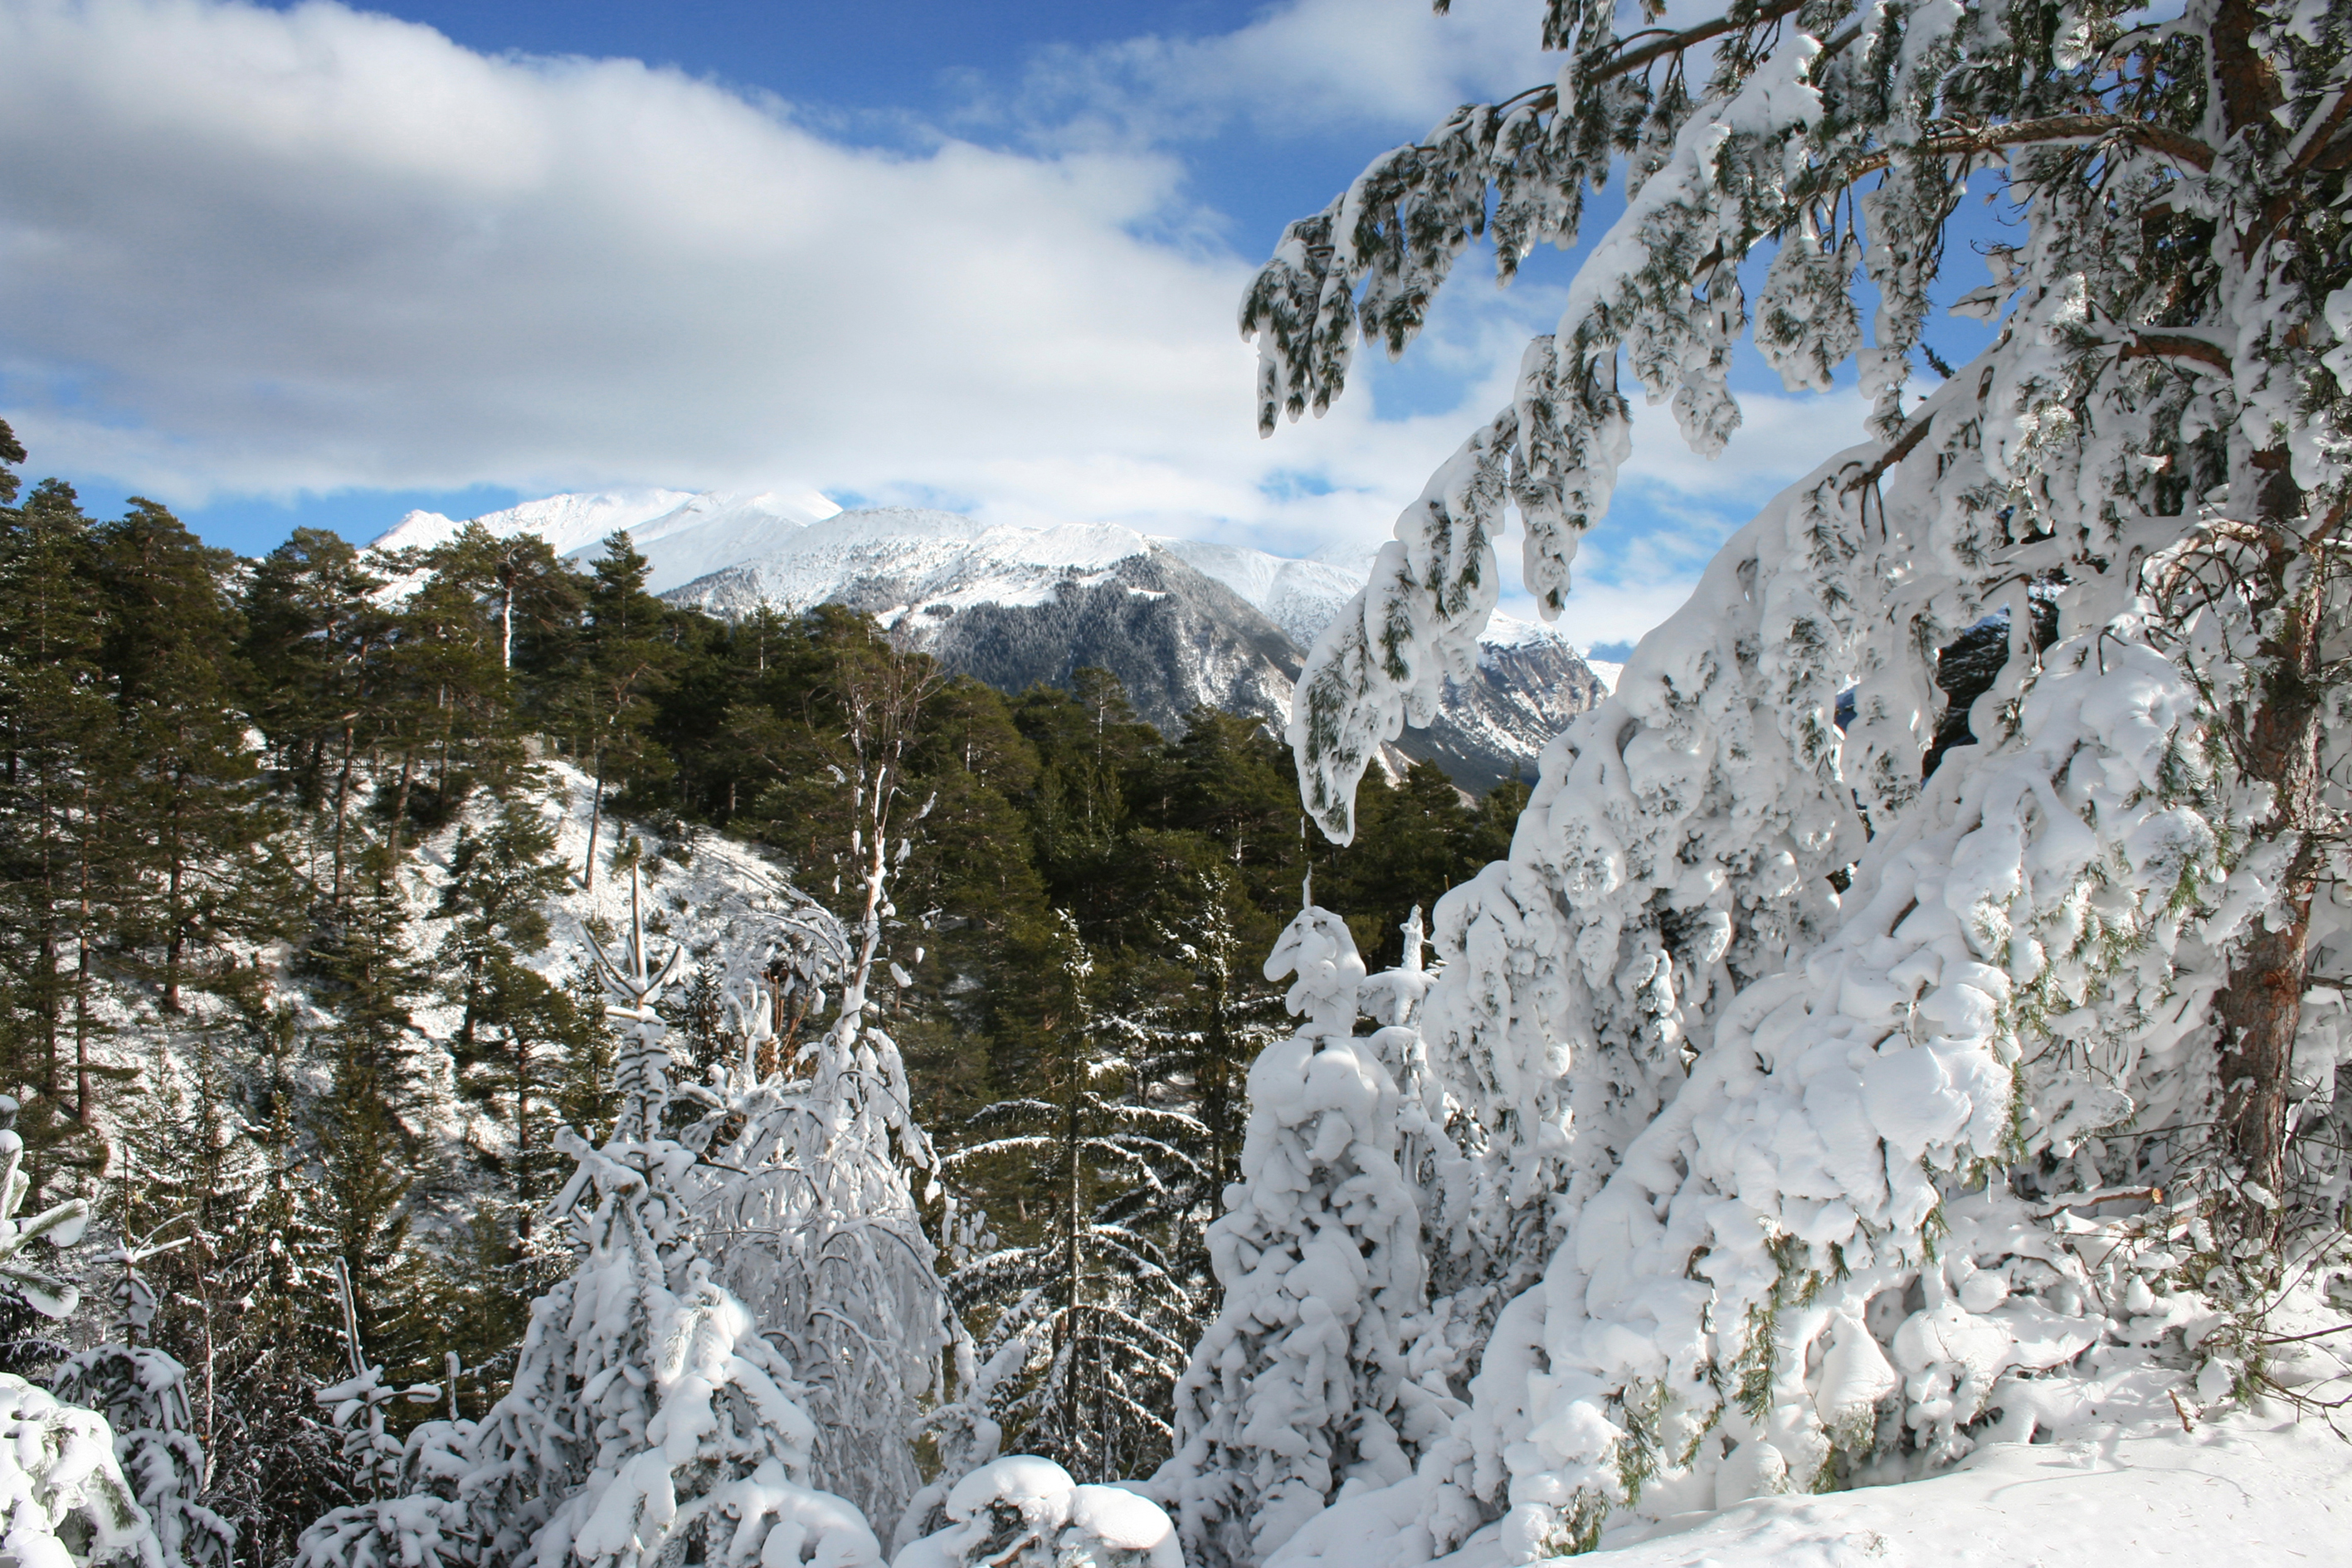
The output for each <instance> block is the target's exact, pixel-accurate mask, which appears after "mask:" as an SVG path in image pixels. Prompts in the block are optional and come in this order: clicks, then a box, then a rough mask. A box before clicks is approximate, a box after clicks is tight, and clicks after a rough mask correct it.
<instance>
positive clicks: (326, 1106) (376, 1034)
mask: <svg viewBox="0 0 2352 1568" xmlns="http://www.w3.org/2000/svg"><path fill="white" fill-rule="evenodd" d="M382 855H383V849H382V847H376V848H375V849H374V851H373V854H372V856H371V861H372V863H373V868H374V869H376V870H377V872H378V874H377V875H376V876H375V877H373V878H372V879H371V881H372V886H371V887H370V888H369V889H368V890H367V891H365V892H364V893H362V894H360V895H359V896H357V897H355V898H352V899H351V900H347V901H346V902H344V903H343V904H342V905H341V907H340V908H339V909H338V910H337V911H336V915H335V918H334V920H333V922H332V923H331V924H330V925H329V926H328V927H327V928H326V929H325V930H324V931H321V932H320V933H319V934H318V936H317V937H316V938H315V939H314V941H313V942H312V944H311V947H310V951H309V952H308V953H307V954H306V955H305V963H306V966H307V967H308V968H309V970H310V973H311V976H312V979H313V984H314V986H315V993H314V994H316V995H317V996H318V998H319V1000H320V1002H321V1003H322V1004H323V1005H325V1006H326V1007H327V1008H328V1009H330V1011H331V1015H332V1022H331V1023H330V1024H329V1025H328V1026H326V1027H325V1028H324V1029H322V1030H321V1031H320V1032H319V1034H318V1035H317V1036H316V1037H315V1038H314V1046H315V1047H316V1049H317V1050H318V1051H319V1053H320V1056H321V1057H322V1058H324V1062H325V1065H326V1068H327V1071H328V1075H329V1077H328V1083H327V1088H326V1092H325V1094H324V1095H323V1096H322V1097H320V1100H318V1101H317V1103H316V1105H315V1106H314V1107H313V1109H312V1110H311V1114H310V1134H311V1138H312V1140H313V1143H314V1147H315V1149H316V1156H315V1157H316V1160H317V1162H318V1170H319V1175H320V1200H321V1210H320V1212H321V1215H322V1217H324V1218H325V1220H326V1222H327V1224H328V1225H329V1226H331V1229H332V1231H333V1233H334V1246H335V1253H336V1256H337V1257H338V1258H340V1259H341V1263H342V1267H343V1268H345V1269H346V1270H347V1271H348V1274H349V1279H350V1281H351V1289H352V1291H353V1293H354V1295H355V1298H356V1300H357V1303H358V1305H357V1310H358V1314H359V1327H360V1331H361V1333H362V1336H363V1337H364V1338H365V1339H366V1340H367V1342H370V1343H372V1344H375V1345H378V1346H379V1347H382V1348H383V1351H384V1352H385V1354H386V1355H387V1358H388V1359H390V1360H391V1361H393V1362H394V1363H395V1364H401V1363H404V1362H405V1361H406V1359H407V1357H406V1355H405V1352H406V1350H407V1349H408V1348H410V1347H408V1346H405V1345H404V1344H402V1343H401V1342H400V1339H399V1337H398V1336H396V1335H395V1334H394V1324H395V1323H396V1322H397V1321H400V1320H401V1319H402V1318H403V1317H404V1310H403V1305H402V1299H403V1297H404V1293H405V1292H404V1289H403V1280H404V1277H405V1276H406V1275H407V1274H408V1273H409V1268H408V1264H409V1258H408V1246H409V1227H410V1215H409V1213H408V1210H407V1207H406V1201H405V1200H406V1199H407V1196H408V1194H409V1190H410V1188H411V1187H412V1186H413V1185H414V1184H415V1181H416V1176H417V1161H416V1154H417V1152H418V1149H419V1147H420V1142H421V1137H422V1132H423V1124H422V1117H423V1113H424V1111H425V1109H426V1107H425V1100H424V1098H423V1085H422V1082H421V1079H420V1076H419V1063H418V1061H417V1055H418V1052H419V1049H420V1047H421V1044H422V1041H421V1038H420V1037H419V1035H418V1032H417V1029H416V1025H415V1019H414V1017H413V1016H411V1014H410V1012H409V1006H410V1004H411V1001H412V1000H413V999H414V998H415V996H416V995H417V994H419V993H420V992H421V991H422V990H423V989H424V977H423V975H422V974H421V973H419V970H418V967H417V965H416V963H415V961H414V960H413V959H412V958H411V956H410V953H409V950H408V946H407V940H406V926H407V916H406V910H405V908H404V902H403V900H402V898H401V895H400V891H399V889H398V887H397V885H396V884H394V882H393V881H392V880H391V879H390V878H389V876H388V875H385V874H383V870H382V859H381V857H382Z"/></svg>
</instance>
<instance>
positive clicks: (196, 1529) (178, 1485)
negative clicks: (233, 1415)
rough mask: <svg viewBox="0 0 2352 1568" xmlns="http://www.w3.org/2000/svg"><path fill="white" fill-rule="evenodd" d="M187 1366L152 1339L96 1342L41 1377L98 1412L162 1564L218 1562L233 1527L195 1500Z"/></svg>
mask: <svg viewBox="0 0 2352 1568" xmlns="http://www.w3.org/2000/svg"><path fill="white" fill-rule="evenodd" d="M187 1381H188V1373H187V1369H186V1368H184V1367H183V1366H182V1365H181V1364H180V1363H178V1362H176V1361H174V1360H173V1358H172V1357H171V1356H169V1355H167V1354H165V1353H164V1352H162V1351H160V1350H157V1349H155V1348H154V1347H153V1346H152V1345H125V1344H102V1345H97V1346H93V1347H92V1348H91V1349H89V1350H86V1351H83V1352H80V1353H79V1354H77V1355H75V1356H73V1357H71V1358H69V1359H68V1361H67V1362H66V1363H65V1364H64V1365H63V1366H61V1367H59V1368H58V1370H57V1371H56V1372H55V1373H52V1374H51V1375H50V1377H49V1388H50V1391H51V1392H52V1393H54V1394H57V1395H58V1398H60V1399H63V1400H66V1401H68V1402H69V1403H72V1404H76V1405H82V1406H84V1407H86V1408H88V1409H90V1410H94V1411H96V1412H98V1413H99V1414H100V1415H103V1416H105V1417H106V1421H107V1425H108V1426H109V1427H110V1428H111V1429H112V1431H113V1433H114V1457H115V1460H116V1462H117V1463H118V1464H119V1465H120V1466H121V1469H122V1474H123V1478H124V1479H125V1480H127V1481H128V1482H129V1483H130V1486H131V1495H132V1496H134V1497H136V1498H137V1499H138V1500H139V1506H140V1507H141V1508H142V1509H143V1510H146V1513H147V1518H148V1521H149V1522H150V1523H151V1524H152V1525H153V1527H154V1531H155V1538H156V1545H157V1547H158V1549H159V1550H160V1552H162V1555H163V1568H226V1564H227V1563H228V1562H229V1559H230V1556H231V1554H232V1553H233V1552H234V1551H235V1550H236V1531H234V1530H232V1529H231V1528H230V1527H229V1524H228V1522H227V1521H226V1520H224V1519H222V1518H221V1517H220V1515H219V1514H217V1513H215V1512H214V1511H213V1510H211V1509H209V1508H207V1507H205V1505H204V1504H203V1503H202V1502H200V1501H198V1498H199V1496H200V1495H201V1494H202V1493H203V1491H204V1489H205V1453H204V1449H203V1447H201V1446H200V1445H199V1444H198V1443H197V1441H196V1435H195V1433H194V1430H192V1427H193V1426H194V1422H193V1420H192V1419H191V1417H190V1414H189V1410H188V1389H187Z"/></svg>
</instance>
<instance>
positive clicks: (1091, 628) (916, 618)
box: [665, 544, 1299, 731]
mask: <svg viewBox="0 0 2352 1568" xmlns="http://www.w3.org/2000/svg"><path fill="white" fill-rule="evenodd" d="M760 575H761V574H760V573H759V572H758V570H757V569H756V568H754V567H750V566H736V567H730V568H729V569H728V570H726V571H724V572H716V573H713V574H710V575H709V576H708V577H704V578H700V579H698V580H697V581H695V582H693V583H689V584H687V585H686V586H684V587H682V588H677V589H673V590H672V591H671V592H670V593H669V594H667V595H665V597H667V598H668V599H669V600H670V601H671V602H672V603H674V604H681V605H694V606H695V607H696V608H698V609H701V610H705V611H708V612H709V613H710V614H712V615H717V616H740V615H742V614H744V613H746V612H747V611H749V610H751V608H753V607H754V606H756V605H760V604H762V603H770V604H775V603H782V602H783V601H782V600H780V599H778V598H777V597H775V596H774V595H772V592H771V591H770V590H769V589H768V588H767V587H766V586H765V585H763V584H762V583H761V580H760ZM928 585H929V586H930V587H932V588H934V589H945V588H946V587H948V584H942V583H940V582H938V581H937V580H936V579H934V580H932V581H931V582H930V583H929V584H928ZM919 586H920V585H919V584H911V583H909V582H908V579H907V578H906V577H904V576H903V575H899V574H892V573H888V572H873V573H867V574H861V575H859V576H856V577H854V578H851V579H850V580H848V581H846V582H844V583H842V584H840V585H839V586H838V587H837V588H835V590H834V591H832V592H830V593H827V594H824V595H822V598H823V599H824V600H825V601H827V602H831V603H835V604H843V605H849V606H850V607H851V608H853V609H859V610H866V611H869V612H871V613H873V614H875V615H877V616H881V617H883V619H884V620H885V621H886V622H887V623H888V624H890V625H891V626H894V627H895V628H898V629H899V630H902V631H905V632H907V633H908V634H909V635H910V636H911V637H912V638H913V640H914V642H915V644H916V646H918V647H921V648H922V649H923V650H924V651H925V652H927V653H929V654H930V655H931V656H932V657H934V658H937V659H939V660H940V662H941V663H942V664H944V665H946V666H947V667H948V668H950V669H953V670H957V671H959V672H961V673H962V674H965V675H969V676H971V677H973V678H974V679H979V680H984V681H986V682H987V683H988V684H989V685H991V686H993V687H995V688H997V689H999V690H1002V691H1021V690H1025V689H1028V688H1029V687H1032V686H1041V685H1042V686H1067V685H1068V684H1069V683H1070V677H1071V675H1072V674H1073V673H1074V672H1076V671H1077V670H1080V669H1084V668H1088V667H1089V666H1094V667H1098V668H1104V669H1108V670H1110V671H1111V672H1112V673H1114V674H1116V675H1117V676H1118V678H1119V679H1120V680H1121V681H1122V682H1124V683H1125V684H1126V687H1127V692H1128V697H1129V700H1131V701H1133V702H1134V704H1135V709H1136V711H1137V712H1138V713H1139V714H1140V715H1141V716H1142V717H1143V718H1144V719H1146V720H1148V721H1150V722H1151V723H1153V724H1156V725H1158V726H1159V727H1160V729H1162V730H1167V731H1176V730H1181V729H1182V728H1183V724H1184V715H1185V714H1186V713H1188V712H1190V711H1191V710H1192V709H1193V708H1194V707H1196V706H1199V705H1200V704H1202V703H1206V704H1207V705H1208V706H1210V707H1212V708H1221V709H1223V710H1226V711H1228V712H1234V713H1256V714H1262V715H1265V716H1266V717H1268V718H1276V717H1277V716H1278V715H1281V714H1283V713H1286V712H1287V711H1288V710H1289V703H1290V689H1291V685H1292V683H1293V682H1294V681H1295V680H1296V679H1297V676H1298V665H1299V654H1298V649H1297V647H1294V646H1293V645H1292V643H1291V641H1290V639H1289V638H1288V637H1285V636H1284V635H1283V633H1282V628H1281V627H1279V626H1276V625H1275V624H1274V623H1273V622H1272V621H1270V620H1268V619H1267V618H1266V617H1265V616H1263V615H1261V614H1260V613H1259V612H1258V611H1257V610H1256V609H1255V608H1254V607H1253V606H1252V605H1249V604H1247V603H1246V602H1244V600H1243V599H1242V598H1241V597H1240V595H1236V594H1235V593H1234V591H1233V590H1232V589H1230V588H1227V587H1226V586H1225V585H1224V584H1222V583H1219V582H1216V581H1215V580H1214V579H1213V578H1209V577H1204V576H1202V574H1200V573H1198V572H1195V571H1193V570H1192V568H1191V567H1189V566H1187V565H1185V564H1184V563H1183V562H1181V561H1180V560H1178V559H1177V558H1176V557H1175V556H1173V555H1171V554H1170V553H1169V552H1166V551H1165V550H1160V549H1156V548H1153V547H1151V546H1150V545H1149V544H1147V545H1146V546H1145V547H1144V548H1143V549H1142V550H1140V551H1139V552H1136V553H1135V554H1132V555H1129V556H1125V557H1123V558H1120V559H1118V560H1115V561H1113V562H1112V563H1110V564H1109V565H1108V566H1107V567H1103V568H1101V569H1098V570H1093V571H1088V570H1084V569H1081V568H1079V567H1076V566H1069V567H1065V568H1063V569H1062V570H1061V571H1060V573H1059V574H1058V575H1057V576H1056V577H1055V578H1054V579H1053V580H1052V581H1051V582H1049V583H1047V584H1044V585H1043V586H1042V587H1036V586H1029V587H1027V588H1025V589H1024V592H1022V593H1021V594H1019V595H1007V597H1017V598H1018V599H1020V600H1025V601H1027V602H1013V603H1007V602H1005V600H1004V599H992V598H988V597H985V596H980V597H975V595H974V594H973V592H972V585H971V584H955V587H956V589H957V591H955V592H951V593H950V592H940V593H939V594H938V595H937V596H935V597H929V598H926V599H924V602H922V603H920V604H909V603H908V590H909V588H919ZM915 596H917V597H921V596H922V595H920V593H919V592H918V593H917V595H915Z"/></svg>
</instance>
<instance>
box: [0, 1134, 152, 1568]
mask: <svg viewBox="0 0 2352 1568" xmlns="http://www.w3.org/2000/svg"><path fill="white" fill-rule="evenodd" d="M12 1136H13V1134H12ZM0 1552H5V1553H6V1554H7V1555H8V1557H9V1558H10V1559H12V1560H13V1561H15V1562H16V1563H20V1564H22V1565H23V1568H84V1565H86V1564H91V1563H104V1562H108V1561H110V1560H127V1561H129V1562H132V1563H138V1564H140V1568H163V1553H162V1552H161V1551H160V1550H159V1549H158V1548H157V1546H156V1542H155V1532H154V1531H153V1530H152V1529H151V1528H149V1526H148V1523H147V1515H146V1512H145V1510H142V1508H141V1507H140V1506H139V1501H138V1499H136V1498H135V1497H133V1496H132V1495H131V1488H130V1487H129V1486H128V1485H127V1484H126V1483H125V1482H124V1480H123V1478H122V1471H121V1468H119V1467H118V1466H117V1465H116V1463H115V1458H114V1434H113V1433H112V1432H111V1431H110V1430H109V1429H108V1427H107V1425H106V1418H105V1417H104V1416H102V1415H98V1414H96V1413H95V1412H93V1411H89V1410H84V1409H82V1408H80V1407H79V1406H78V1405H67V1404H65V1403H63V1402H61V1401H59V1400H58V1399H57V1398H55V1397H54V1396H53V1395H51V1394H48V1393H47V1391H46V1390H43V1389H39V1388H36V1387H34V1386H33V1385H32V1384H29V1383H26V1381H25V1380H24V1379H23V1378H20V1377H14V1376H10V1375H8V1374H7V1373H0Z"/></svg>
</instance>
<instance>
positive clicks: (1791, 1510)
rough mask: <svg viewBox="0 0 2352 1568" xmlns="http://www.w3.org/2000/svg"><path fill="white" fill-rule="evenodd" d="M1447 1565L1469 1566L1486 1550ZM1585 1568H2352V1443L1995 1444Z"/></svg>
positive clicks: (2282, 1430) (2154, 1435)
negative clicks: (2339, 1566)
mask: <svg viewBox="0 0 2352 1568" xmlns="http://www.w3.org/2000/svg"><path fill="white" fill-rule="evenodd" d="M1473 1552H1475V1548H1474V1549H1473V1550H1472V1551H1466V1552H1462V1553H1460V1554H1458V1555H1457V1557H1455V1558H1450V1559H1447V1560H1446V1561H1447V1563H1448V1564H1449V1565H1452V1564H1456V1563H1458V1564H1461V1565H1462V1568H1468V1564H1469V1563H1471V1562H1472V1561H1473ZM1559 1562H1561V1563H1567V1562H1573V1563H1577V1564H1578V1565H1579V1568H1767V1565H1768V1564H1769V1568H2148V1565H2151V1564H2168V1563H2179V1564H2182V1565H2184V1568H2185V1565H2189V1564H2195V1565H2196V1568H2236V1565H2243V1568H2271V1565H2284V1564H2290V1563H2305V1564H2314V1565H2316V1564H2326V1563H2352V1445H2347V1444H2346V1443H2345V1442H2344V1440H2343V1439H2341V1438H2339V1437H2337V1436H2336V1435H2335V1434H2333V1433H2332V1432H2330V1431H2328V1429H2327V1428H2326V1426H2324V1425H2323V1424H2321V1423H2320V1422H2318V1421H2316V1420H2312V1419H2305V1420H2304V1421H2302V1422H2300V1423H2298V1422H2296V1421H2294V1419H2292V1418H2291V1417H2288V1416H2285V1415H2272V1416H2270V1417H2268V1418H2267V1419H2265V1418H2261V1417H2254V1416H2239V1417H2233V1418H2231V1419H2229V1420H2225V1421H2222V1422H2219V1423H2216V1424H2213V1425H2210V1426H2208V1425H2201V1424H2200V1426H2198V1427H2197V1429H2196V1430H2195V1431H2194V1432H2192V1433H2188V1434H2184V1433H2183V1432H2182V1431H2181V1430H2180V1427H2179V1423H2178V1422H2177V1421H2176V1422H2174V1423H2173V1425H2172V1426H2171V1429H2170V1430H2169V1431H2165V1430H2163V1429H2161V1428H2158V1429H2155V1430H2141V1431H2137V1432H2128V1431H2123V1430H2118V1429H2115V1428H2105V1429H2102V1428H2099V1427H2096V1426H2090V1427H2085V1428H2084V1429H2082V1430H2081V1431H2080V1432H2078V1433H2077V1434H2075V1435H2074V1436H2068V1437H2064V1438H2062V1439H2061V1440H2059V1441H2056V1442H2050V1443H2031V1444H2029V1443H1996V1444H1990V1445H1988V1446H1987V1447H1983V1448H1980V1449H1979V1450H1978V1451H1977V1452H1976V1453H1975V1454H1973V1455H1971V1456H1970V1457H1969V1458H1968V1459H1966V1460H1964V1461H1962V1463H1961V1464H1960V1466H1959V1467H1958V1468H1957V1469H1954V1470H1952V1471H1949V1472H1948V1473H1946V1474H1943V1475H1939V1476H1936V1477H1932V1478H1930V1479H1926V1480H1918V1481H1911V1482H1907V1483H1905V1484H1903V1485H1900V1486H1889V1487H1864V1488H1858V1489H1854V1490H1853V1491H1844V1492H1832V1493H1828V1494H1824V1495H1821V1496H1814V1497H1783V1498H1765V1499H1758V1500H1754V1501H1750V1502H1744V1503H1741V1504H1739V1505H1738V1506H1737V1507H1735V1508H1730V1509H1727V1510H1724V1511H1723V1512H1721V1513H1718V1514H1714V1515H1711V1516H1707V1517H1706V1519H1705V1520H1704V1521H1703V1522H1699V1523H1696V1525H1695V1526H1694V1527H1693V1528H1690V1529H1687V1530H1684V1531H1679V1532H1676V1533H1673V1534H1665V1535H1657V1536H1654V1537H1652V1538H1651V1539H1649V1540H1646V1541H1640V1542H1630V1543H1626V1544H1622V1545H1621V1544H1614V1543H1613V1542H1612V1541H1611V1539H1610V1538H1609V1537H1605V1536H1604V1537H1603V1542H1602V1550H1601V1551H1600V1552H1594V1553H1591V1554H1590V1555H1587V1556H1583V1557H1579V1558H1574V1559H1559Z"/></svg>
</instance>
